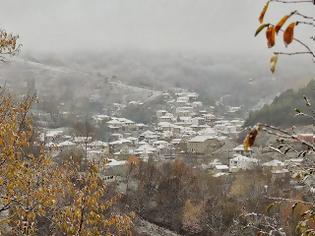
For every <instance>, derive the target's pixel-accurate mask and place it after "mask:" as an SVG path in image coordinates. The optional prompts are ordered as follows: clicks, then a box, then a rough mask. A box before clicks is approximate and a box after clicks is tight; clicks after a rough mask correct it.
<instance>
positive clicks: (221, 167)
mask: <svg viewBox="0 0 315 236" xmlns="http://www.w3.org/2000/svg"><path fill="white" fill-rule="evenodd" d="M214 168H215V169H217V170H229V167H228V166H227V165H222V164H219V165H215V166H214Z"/></svg>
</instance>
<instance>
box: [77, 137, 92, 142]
mask: <svg viewBox="0 0 315 236" xmlns="http://www.w3.org/2000/svg"><path fill="white" fill-rule="evenodd" d="M91 140H92V137H83V136H76V137H74V139H73V141H74V142H75V143H84V142H89V141H91Z"/></svg>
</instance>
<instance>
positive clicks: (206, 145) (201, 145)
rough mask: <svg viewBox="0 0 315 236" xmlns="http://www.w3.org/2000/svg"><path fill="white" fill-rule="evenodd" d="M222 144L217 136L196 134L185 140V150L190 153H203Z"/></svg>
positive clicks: (209, 151)
mask: <svg viewBox="0 0 315 236" xmlns="http://www.w3.org/2000/svg"><path fill="white" fill-rule="evenodd" d="M222 145H223V143H222V141H220V140H219V139H218V138H217V137H214V136H206V135H198V136H196V137H194V138H192V139H190V140H189V141H188V142H187V152H188V153H191V154H199V155H205V154H210V153H211V152H212V151H214V150H216V149H218V148H220V147H221V146H222Z"/></svg>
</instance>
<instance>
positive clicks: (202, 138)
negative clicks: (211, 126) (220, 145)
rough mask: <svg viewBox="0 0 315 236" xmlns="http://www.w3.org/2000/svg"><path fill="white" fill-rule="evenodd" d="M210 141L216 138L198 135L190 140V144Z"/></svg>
mask: <svg viewBox="0 0 315 236" xmlns="http://www.w3.org/2000/svg"><path fill="white" fill-rule="evenodd" d="M209 139H216V137H215V136H210V135H198V136H196V137H194V138H192V139H190V140H189V142H193V143H203V142H205V141H207V140H209Z"/></svg>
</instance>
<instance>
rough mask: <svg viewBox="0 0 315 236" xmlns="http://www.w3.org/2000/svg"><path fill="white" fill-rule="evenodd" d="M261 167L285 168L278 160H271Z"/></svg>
mask: <svg viewBox="0 0 315 236" xmlns="http://www.w3.org/2000/svg"><path fill="white" fill-rule="evenodd" d="M262 165H263V166H285V164H284V163H283V162H282V161H279V160H276V159H275V160H272V161H268V162H265V163H264V164H262Z"/></svg>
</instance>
